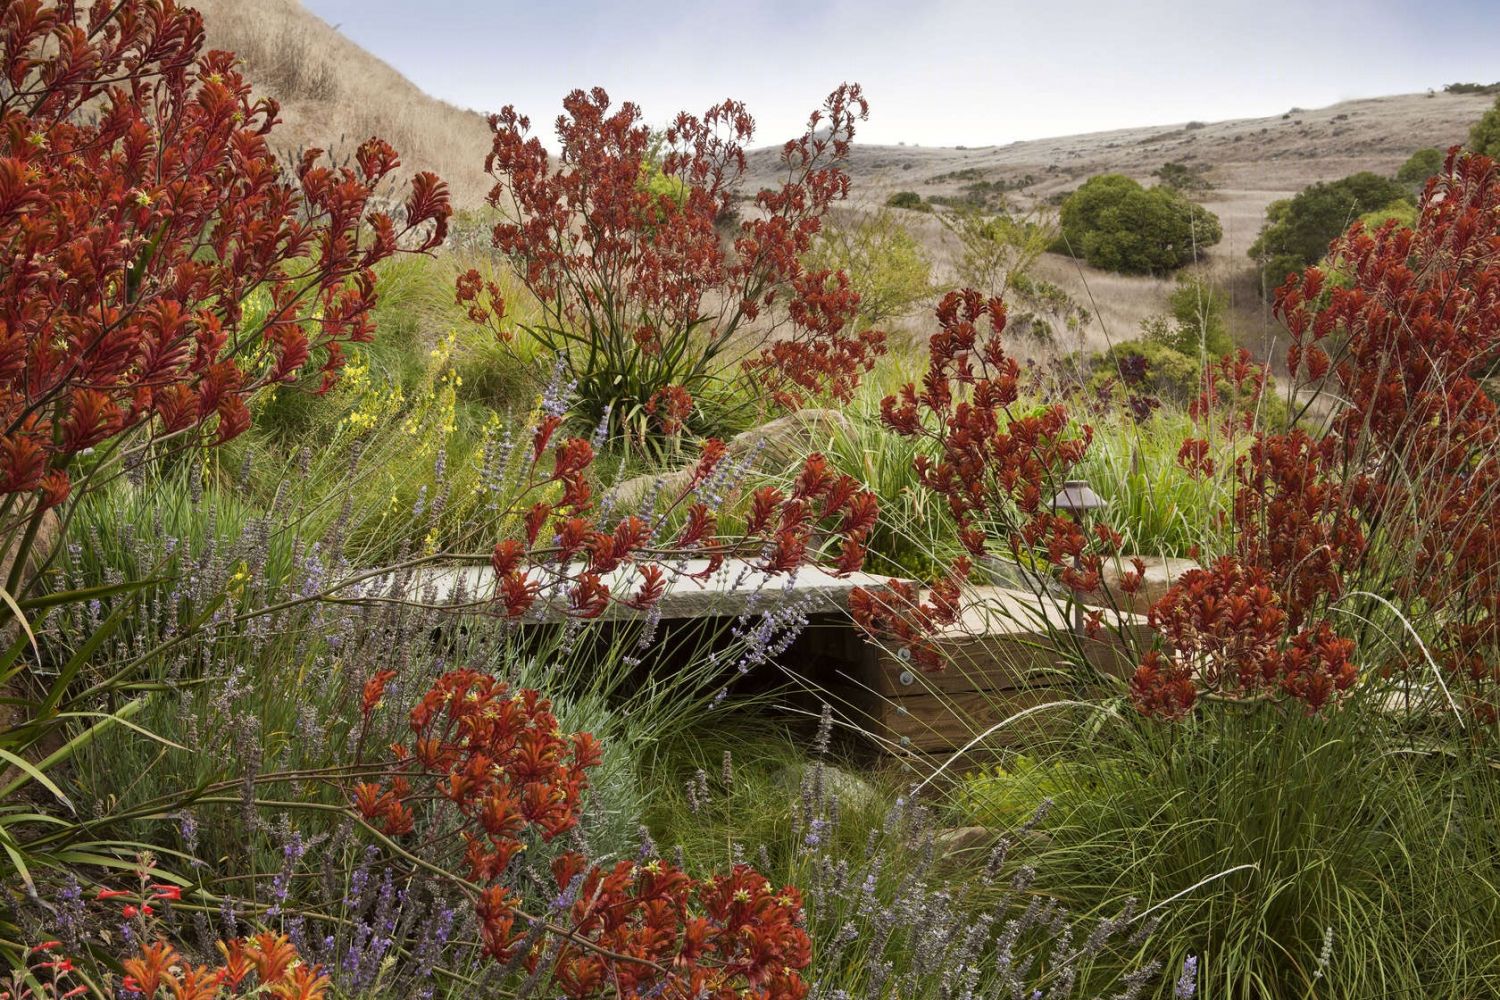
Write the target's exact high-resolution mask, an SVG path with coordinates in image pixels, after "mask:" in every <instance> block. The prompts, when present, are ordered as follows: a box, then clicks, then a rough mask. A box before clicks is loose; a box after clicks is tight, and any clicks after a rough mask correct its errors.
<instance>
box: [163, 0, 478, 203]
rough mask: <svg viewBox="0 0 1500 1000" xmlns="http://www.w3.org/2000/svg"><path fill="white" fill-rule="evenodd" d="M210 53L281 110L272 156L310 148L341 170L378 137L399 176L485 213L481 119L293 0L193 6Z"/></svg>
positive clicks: (205, 1) (219, 0) (214, 1)
mask: <svg viewBox="0 0 1500 1000" xmlns="http://www.w3.org/2000/svg"><path fill="white" fill-rule="evenodd" d="M191 2H192V5H193V6H195V7H197V8H198V10H199V11H200V12H202V14H203V21H204V31H205V33H206V34H207V36H208V44H209V45H210V46H212V47H214V48H221V49H230V50H232V51H234V52H236V53H238V54H239V56H240V57H241V58H242V59H243V60H244V62H245V75H246V77H247V78H248V79H249V80H250V82H251V83H252V84H253V85H254V86H255V89H256V93H258V94H263V95H265V96H269V97H274V98H276V100H277V101H279V102H280V103H281V117H282V119H283V122H282V124H281V125H280V126H278V127H277V129H276V131H275V132H273V133H272V136H271V138H272V144H273V146H274V147H275V148H276V149H277V150H278V151H289V152H290V151H295V150H298V149H303V148H307V147H310V146H318V147H321V148H323V149H326V150H328V151H329V152H330V153H331V154H332V155H333V156H334V157H335V158H336V159H338V160H340V161H342V160H343V158H344V157H346V156H352V154H353V152H354V149H355V148H356V147H357V146H358V145H359V143H360V142H363V141H364V140H365V139H367V138H369V137H370V136H372V135H378V136H380V137H381V138H382V139H385V140H386V141H387V142H389V143H390V144H391V145H393V146H395V147H396V149H397V150H398V151H399V152H400V153H401V162H402V169H401V174H402V177H403V178H404V177H406V176H409V175H410V173H412V172H414V171H417V170H433V171H436V172H437V173H438V174H439V175H440V176H441V177H442V178H443V179H444V180H446V181H447V182H448V184H449V187H450V188H451V189H452V192H453V196H454V201H455V204H456V205H458V206H460V207H477V206H479V205H480V204H482V202H483V199H484V195H485V193H486V192H487V191H488V190H489V189H490V187H491V185H492V183H493V182H492V181H491V180H490V179H489V177H488V176H487V175H486V174H485V173H484V157H485V154H487V153H488V152H489V149H490V130H489V126H488V125H487V124H486V122H485V119H484V117H483V116H482V115H480V114H478V113H476V112H473V111H465V110H463V109H461V108H457V107H454V106H453V105H451V104H447V103H445V102H443V101H439V100H437V99H436V98H433V97H429V96H428V95H426V94H424V93H423V92H422V91H421V90H420V89H418V88H417V86H416V85H415V84H413V83H412V82H411V81H410V80H408V79H406V77H404V76H402V75H401V74H400V73H398V72H396V70H394V69H392V68H391V67H390V66H389V65H387V64H386V63H384V62H382V61H381V60H379V59H377V58H376V57H375V56H373V55H371V54H370V53H369V52H366V51H365V50H364V49H362V48H360V47H359V46H358V45H356V44H354V43H353V42H351V41H350V40H349V39H347V38H345V37H344V36H343V35H341V34H339V33H338V32H337V31H335V30H334V29H333V28H332V27H331V26H329V25H328V24H327V23H326V22H324V21H323V20H322V19H321V18H319V17H318V16H317V15H315V14H313V13H312V12H311V11H309V10H308V9H307V8H305V7H303V6H302V4H300V3H298V2H297V0H191Z"/></svg>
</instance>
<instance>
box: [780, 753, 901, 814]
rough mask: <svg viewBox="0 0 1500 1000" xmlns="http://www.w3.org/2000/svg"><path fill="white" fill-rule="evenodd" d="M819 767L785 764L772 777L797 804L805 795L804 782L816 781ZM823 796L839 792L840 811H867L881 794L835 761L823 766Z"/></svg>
mask: <svg viewBox="0 0 1500 1000" xmlns="http://www.w3.org/2000/svg"><path fill="white" fill-rule="evenodd" d="M816 766H817V765H816V764H806V765H803V766H801V767H783V768H781V769H780V770H779V771H777V772H776V774H775V775H774V777H773V780H774V781H775V782H776V784H777V786H778V787H780V788H781V789H783V790H784V791H785V792H786V793H787V795H788V796H790V797H791V799H792V802H793V803H794V807H795V803H797V802H798V801H799V799H800V797H801V795H802V786H803V783H804V781H806V782H808V783H811V782H812V781H813V780H814V773H813V769H814V768H815V767H816ZM823 795H824V796H825V797H828V796H833V795H837V796H838V799H839V808H840V809H841V810H847V809H854V810H860V811H865V810H870V809H874V808H876V807H878V806H879V805H880V804H881V803H880V793H879V792H877V791H876V790H875V786H874V785H871V784H870V783H869V782H868V781H866V780H864V779H863V778H861V777H859V776H858V775H855V774H851V773H849V772H848V771H845V770H844V769H843V768H840V767H834V766H833V765H832V764H824V765H823Z"/></svg>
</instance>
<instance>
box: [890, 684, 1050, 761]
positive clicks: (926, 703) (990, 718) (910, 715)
mask: <svg viewBox="0 0 1500 1000" xmlns="http://www.w3.org/2000/svg"><path fill="white" fill-rule="evenodd" d="M1078 696H1079V694H1078V692H1077V691H1075V690H1073V689H1070V688H1064V687H1045V688H1027V689H1022V690H1014V691H1005V692H985V691H971V692H962V693H953V694H947V693H945V694H941V695H939V694H931V695H917V696H913V697H909V698H901V699H890V700H884V701H881V702H878V703H877V704H876V705H875V706H873V709H871V708H868V707H867V708H866V709H865V716H864V718H863V719H861V720H860V721H861V722H862V723H863V724H864V725H865V726H866V727H867V728H868V729H869V730H870V731H871V732H872V733H873V734H874V735H876V736H877V737H879V738H881V739H882V740H884V741H886V742H887V745H894V746H895V747H899V748H902V749H908V750H914V751H940V750H952V749H957V748H959V747H962V746H963V745H964V744H966V743H968V742H969V741H970V740H971V739H973V738H974V737H976V736H979V735H980V734H981V733H984V732H985V731H986V730H989V729H991V728H992V727H993V726H995V725H996V724H997V723H1000V722H1001V721H1003V720H1005V719H1007V718H1010V717H1011V716H1013V715H1015V714H1016V713H1018V712H1021V711H1024V710H1026V709H1029V708H1036V707H1038V706H1042V705H1048V704H1053V703H1056V702H1060V701H1071V700H1074V699H1076V698H1077V697H1078ZM1069 721H1071V713H1070V712H1069V710H1068V709H1066V708H1060V709H1058V710H1057V711H1056V712H1047V711H1043V712H1037V713H1035V714H1033V715H1030V716H1027V717H1025V718H1022V719H1018V720H1016V721H1014V722H1011V723H1010V724H1008V725H1006V726H1004V727H1002V728H1000V729H998V730H995V731H994V732H991V733H990V734H989V735H987V736H985V738H984V744H985V746H986V747H990V748H994V747H1009V746H1017V745H1022V744H1026V743H1029V742H1035V741H1037V740H1038V739H1042V738H1044V737H1046V736H1048V735H1049V734H1055V733H1056V731H1057V730H1058V729H1059V728H1060V727H1061V726H1062V725H1064V724H1065V723H1066V722H1069Z"/></svg>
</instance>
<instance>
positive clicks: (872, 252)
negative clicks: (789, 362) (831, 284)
mask: <svg viewBox="0 0 1500 1000" xmlns="http://www.w3.org/2000/svg"><path fill="white" fill-rule="evenodd" d="M830 220H831V221H830ZM830 220H825V223H824V226H823V228H822V230H821V231H820V232H819V234H818V238H817V240H816V241H815V242H814V243H813V245H812V249H811V250H809V251H808V253H807V255H806V257H805V258H804V264H805V265H806V266H807V267H808V269H809V270H814V271H822V270H830V271H834V272H839V271H843V272H844V273H846V274H848V275H849V281H850V283H851V284H852V285H853V286H854V290H855V291H856V292H858V293H859V312H858V313H857V314H856V316H855V321H854V322H855V329H858V330H864V329H869V328H872V327H873V328H882V329H883V328H884V325H885V324H886V323H888V322H889V321H890V320H892V319H895V318H898V317H900V316H901V315H903V314H904V313H906V312H907V311H908V310H910V309H911V308H912V307H913V306H915V305H917V304H919V303H921V302H923V301H925V300H927V299H930V298H932V297H933V296H934V295H936V294H937V292H939V291H941V289H939V288H938V287H937V286H935V285H934V284H933V283H932V261H931V260H929V259H928V257H927V253H926V252H925V251H924V250H923V249H922V245H921V244H920V243H918V242H917V240H916V239H915V238H914V237H913V236H912V234H911V233H910V232H908V231H907V229H906V227H905V226H903V225H901V223H900V222H899V221H897V219H896V215H895V213H894V212H892V211H891V210H890V209H888V208H882V209H880V210H879V211H877V212H876V213H875V214H874V215H871V216H868V217H866V218H864V219H863V220H862V221H860V222H859V223H858V224H855V225H850V224H849V223H848V222H845V221H841V220H840V219H839V218H837V217H830Z"/></svg>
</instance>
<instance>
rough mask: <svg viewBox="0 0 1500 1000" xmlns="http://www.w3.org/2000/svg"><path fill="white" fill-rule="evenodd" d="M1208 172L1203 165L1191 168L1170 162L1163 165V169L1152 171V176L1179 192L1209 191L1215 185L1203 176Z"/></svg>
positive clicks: (1184, 164) (1174, 161) (1195, 165)
mask: <svg viewBox="0 0 1500 1000" xmlns="http://www.w3.org/2000/svg"><path fill="white" fill-rule="evenodd" d="M1207 170H1208V167H1207V166H1206V165H1204V164H1201V163H1199V164H1194V165H1193V166H1191V167H1190V166H1188V165H1187V164H1186V163H1179V162H1177V161H1176V160H1168V161H1167V162H1166V163H1163V164H1162V165H1161V169H1159V170H1153V171H1151V176H1152V177H1155V178H1156V179H1157V180H1159V181H1161V183H1162V184H1164V185H1166V186H1167V187H1169V188H1176V189H1177V190H1178V191H1208V190H1211V189H1212V188H1213V185H1212V184H1210V183H1209V181H1208V178H1207V177H1204V176H1203V175H1204V173H1205V172H1207Z"/></svg>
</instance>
